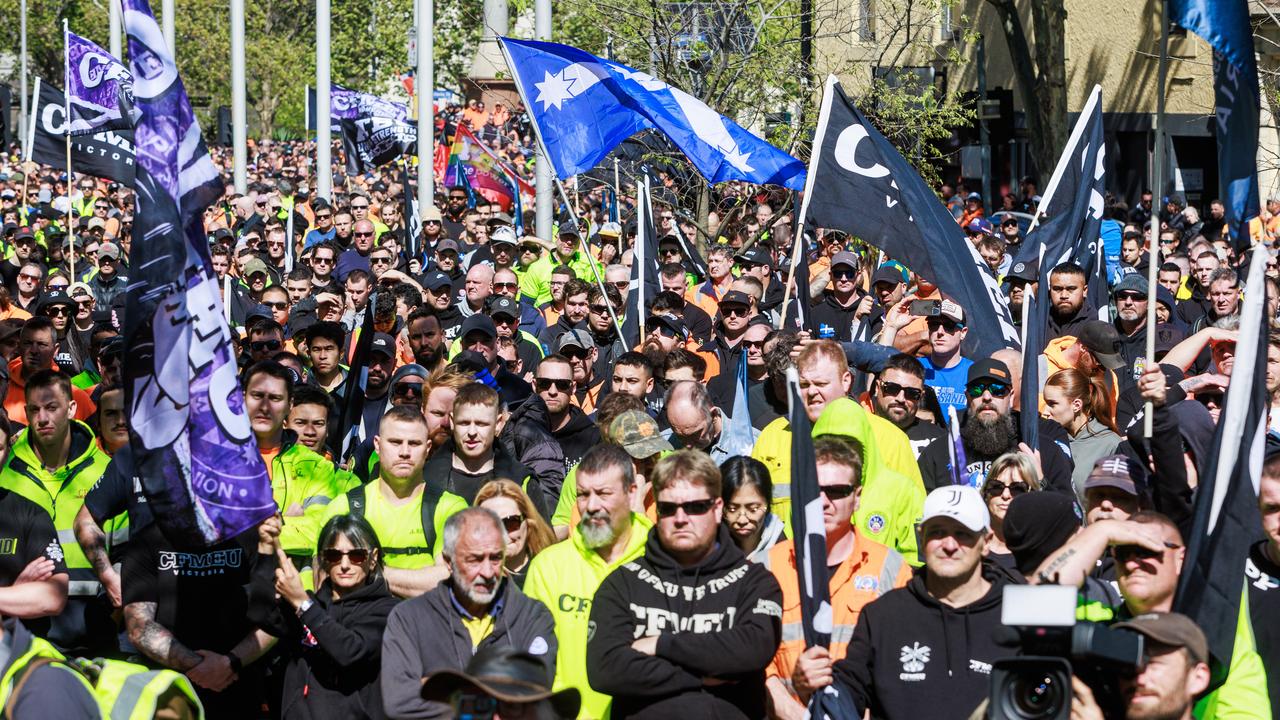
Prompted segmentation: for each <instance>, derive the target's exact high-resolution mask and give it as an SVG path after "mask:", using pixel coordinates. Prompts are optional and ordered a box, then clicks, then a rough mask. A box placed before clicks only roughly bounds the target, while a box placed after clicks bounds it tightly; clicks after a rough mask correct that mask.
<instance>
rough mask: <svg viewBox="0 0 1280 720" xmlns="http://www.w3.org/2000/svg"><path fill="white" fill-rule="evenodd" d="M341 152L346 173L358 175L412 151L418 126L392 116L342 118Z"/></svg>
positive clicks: (414, 146) (412, 122)
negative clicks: (345, 162)
mask: <svg viewBox="0 0 1280 720" xmlns="http://www.w3.org/2000/svg"><path fill="white" fill-rule="evenodd" d="M341 124H342V152H343V154H345V155H346V158H347V164H346V167H347V174H349V175H359V174H360V173H365V172H369V171H371V170H374V169H376V168H378V167H379V166H380V165H386V164H387V163H389V162H392V161H394V160H395V159H396V158H398V157H400V156H402V155H413V154H414V153H415V152H416V150H415V148H417V146H418V126H417V124H416V123H415V122H414V121H412V120H401V119H399V118H394V117H374V116H370V117H360V118H356V119H354V120H343V121H342V122H341Z"/></svg>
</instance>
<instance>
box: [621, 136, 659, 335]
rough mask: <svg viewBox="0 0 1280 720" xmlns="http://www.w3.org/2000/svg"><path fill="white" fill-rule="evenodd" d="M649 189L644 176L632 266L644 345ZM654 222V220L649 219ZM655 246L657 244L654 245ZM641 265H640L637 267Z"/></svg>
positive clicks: (639, 191)
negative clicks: (635, 280) (646, 227)
mask: <svg viewBox="0 0 1280 720" xmlns="http://www.w3.org/2000/svg"><path fill="white" fill-rule="evenodd" d="M613 167H614V169H615V171H616V169H617V167H618V159H617V158H614V160H613ZM648 189H649V176H648V175H647V174H646V175H645V176H644V186H643V190H642V189H641V184H640V181H639V180H638V179H637V181H636V239H635V242H634V244H633V245H632V246H631V264H632V265H634V266H635V268H636V278H637V280H638V281H637V283H636V305H637V306H638V307H636V319H637V320H639V321H640V325H639V327H640V342H641V343H642V344H643V343H644V320H645V318H644V264H645V258H644V244H645V239H644V224H645V211H646V210H647V209H648V205H649V203H647V202H645V200H646V199H647V195H646V193H645V192H644V191H647V190H648ZM649 219H650V220H652V218H649ZM655 232H656V227H655ZM655 239H656V238H655ZM654 244H655V245H656V244H657V243H654ZM636 263H639V265H636Z"/></svg>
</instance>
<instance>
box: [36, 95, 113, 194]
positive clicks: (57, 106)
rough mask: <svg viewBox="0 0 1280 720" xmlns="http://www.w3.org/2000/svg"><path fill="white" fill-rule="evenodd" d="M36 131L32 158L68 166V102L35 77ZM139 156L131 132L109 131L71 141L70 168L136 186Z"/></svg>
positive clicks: (78, 136)
mask: <svg viewBox="0 0 1280 720" xmlns="http://www.w3.org/2000/svg"><path fill="white" fill-rule="evenodd" d="M34 96H35V108H34V111H33V113H32V116H33V117H34V118H35V131H34V133H33V134H32V137H33V142H32V144H31V159H32V160H34V161H35V162H38V163H43V164H45V165H52V166H53V167H64V166H65V165H66V164H67V109H66V100H65V98H64V97H63V94H62V91H61V90H59V89H58V88H56V87H54V86H53V85H50V84H49V83H47V82H44V81H43V80H42V79H40V78H36V92H35V93H34ZM136 159H137V153H136V151H135V150H134V147H133V131H132V130H110V131H103V132H99V133H94V134H93V135H77V136H75V137H72V138H71V167H72V168H73V169H74V170H75V171H76V172H78V173H84V174H86V175H93V176H94V177H104V178H108V179H111V180H115V181H116V182H119V183H121V184H123V185H125V186H127V187H135V181H134V178H135V177H136V175H137V170H136Z"/></svg>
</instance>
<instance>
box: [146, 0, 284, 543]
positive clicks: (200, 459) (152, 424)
mask: <svg viewBox="0 0 1280 720" xmlns="http://www.w3.org/2000/svg"><path fill="white" fill-rule="evenodd" d="M124 25H125V31H126V33H127V34H128V36H129V59H130V63H131V65H132V69H133V75H134V79H135V83H134V91H135V94H136V101H137V104H136V107H137V109H138V110H139V113H140V118H139V120H138V124H137V127H136V128H135V130H134V138H135V141H136V144H137V193H138V207H137V212H136V214H135V216H134V217H135V223H134V229H133V249H132V252H131V257H130V261H131V263H130V265H131V270H130V273H129V287H128V295H127V300H126V305H125V338H126V340H127V345H128V347H129V348H130V357H129V362H127V363H125V368H124V383H125V393H126V395H127V406H128V408H129V433H130V443H131V446H132V448H133V456H134V458H135V461H136V462H137V466H138V468H137V474H138V476H139V477H141V478H142V489H143V492H144V493H145V495H146V497H147V501H148V502H149V503H151V505H152V508H153V509H154V511H155V519H156V522H157V523H159V526H160V529H161V530H162V531H163V532H164V534H165V536H166V537H167V538H168V539H169V540H170V541H171V542H173V543H175V544H180V545H195V546H198V545H213V544H215V543H218V542H220V541H222V540H226V539H228V538H231V537H233V536H235V535H238V534H240V533H241V532H244V531H245V530H248V529H249V528H252V527H253V526H255V525H257V524H258V523H260V522H261V521H262V520H264V519H266V518H267V517H269V516H271V515H272V514H273V513H275V512H276V506H275V502H274V501H273V500H272V497H271V481H270V479H269V478H268V476H267V468H266V466H265V465H264V464H263V462H262V456H261V455H260V454H259V452H258V445H257V442H256V441H255V439H254V436H253V432H252V429H251V428H250V426H249V418H248V417H247V416H246V415H245V409H244V394H243V392H241V390H240V384H239V380H238V377H237V376H238V368H237V367H236V360H235V356H234V355H233V354H232V350H231V331H230V329H229V328H228V327H227V323H226V320H225V319H224V316H223V310H222V299H221V296H220V295H219V292H218V284H217V281H216V279H215V278H216V275H215V274H214V272H213V268H212V263H211V261H210V257H209V243H208V240H206V239H205V234H204V228H203V226H202V214H203V212H204V209H205V208H206V207H208V206H209V205H210V204H212V203H213V202H214V201H215V200H217V198H218V197H219V196H220V195H221V194H222V190H223V185H222V178H221V177H220V176H219V174H218V170H217V168H215V167H214V164H213V161H212V159H210V157H209V151H208V150H207V149H206V148H205V144H204V141H203V140H202V139H201V136H200V125H199V123H197V122H196V118H195V115H194V113H193V112H192V110H191V103H190V101H189V100H188V98H187V91H186V88H184V87H183V84H182V79H181V78H179V77H178V70H177V67H176V66H175V65H174V62H173V56H172V55H171V54H170V52H169V49H168V46H167V45H166V44H165V42H164V36H163V35H162V34H161V32H160V27H159V26H158V25H157V24H156V20H155V17H154V16H153V15H152V14H151V8H150V6H148V4H147V0H124Z"/></svg>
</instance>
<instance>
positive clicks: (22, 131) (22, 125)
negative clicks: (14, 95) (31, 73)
mask: <svg viewBox="0 0 1280 720" xmlns="http://www.w3.org/2000/svg"><path fill="white" fill-rule="evenodd" d="M18 34H19V35H20V36H21V39H20V41H19V45H20V48H19V50H18V52H19V53H20V54H21V55H22V59H21V60H20V61H19V66H20V69H19V70H18V74H19V78H18V92H19V94H21V95H22V97H21V98H20V103H21V104H20V105H19V106H18V107H19V108H20V110H19V113H20V114H19V115H18V134H19V135H21V136H22V137H24V138H25V137H26V136H27V0H19V2H18ZM28 159H30V158H28ZM23 202H24V203H25V200H24V201H23Z"/></svg>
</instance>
